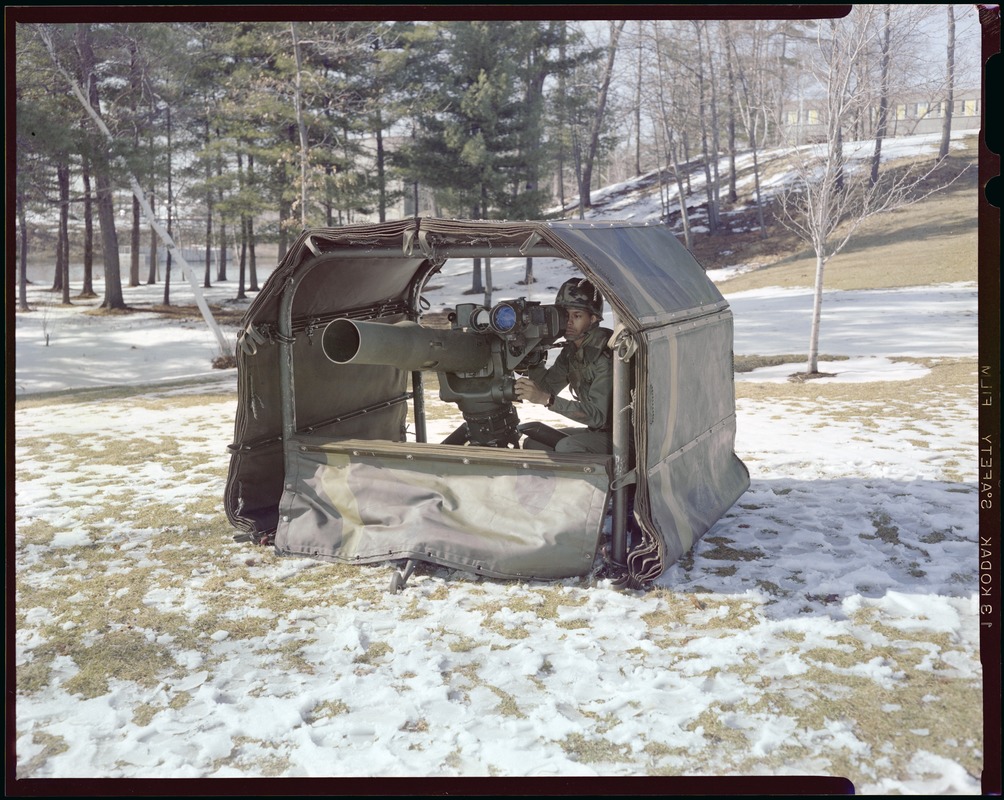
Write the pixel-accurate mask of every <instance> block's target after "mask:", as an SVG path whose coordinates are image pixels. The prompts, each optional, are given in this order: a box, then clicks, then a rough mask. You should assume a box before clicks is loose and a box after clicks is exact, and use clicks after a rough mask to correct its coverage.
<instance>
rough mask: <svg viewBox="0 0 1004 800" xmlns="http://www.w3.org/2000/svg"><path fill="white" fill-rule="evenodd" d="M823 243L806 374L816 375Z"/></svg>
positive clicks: (819, 252) (818, 253) (819, 250)
mask: <svg viewBox="0 0 1004 800" xmlns="http://www.w3.org/2000/svg"><path fill="white" fill-rule="evenodd" d="M823 247H824V245H823V244H822V243H819V244H817V246H816V282H815V285H814V287H813V292H812V327H811V329H810V331H809V360H808V364H807V365H806V368H805V372H806V374H807V375H814V374H815V373H817V372H819V322H820V319H821V318H822V314H823V270H824V268H825V267H826V258H825V256H824V255H823Z"/></svg>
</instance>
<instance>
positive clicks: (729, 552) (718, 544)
mask: <svg viewBox="0 0 1004 800" xmlns="http://www.w3.org/2000/svg"><path fill="white" fill-rule="evenodd" d="M703 542H705V543H710V544H713V545H714V546H713V547H706V546H705V547H702V548H701V553H700V556H701V558H710V559H714V560H716V561H758V560H759V559H761V558H763V556H764V554H763V552H762V551H760V550H742V549H740V548H738V547H734V546H733V542H732V540H731V539H728V538H726V537H724V536H706V537H705V538H704V539H703Z"/></svg>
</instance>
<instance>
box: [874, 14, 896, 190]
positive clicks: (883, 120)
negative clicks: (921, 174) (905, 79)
mask: <svg viewBox="0 0 1004 800" xmlns="http://www.w3.org/2000/svg"><path fill="white" fill-rule="evenodd" d="M883 17H884V22H883V25H882V77H881V78H880V79H879V106H878V123H877V125H876V128H875V153H874V154H873V155H872V173H871V182H872V183H873V184H875V183H878V178H879V164H880V163H881V161H882V140H883V139H884V138H885V136H886V132H887V127H888V124H889V42H890V38H891V36H892V6H890V5H889V4H888V3H886V5H885V9H884V14H883Z"/></svg>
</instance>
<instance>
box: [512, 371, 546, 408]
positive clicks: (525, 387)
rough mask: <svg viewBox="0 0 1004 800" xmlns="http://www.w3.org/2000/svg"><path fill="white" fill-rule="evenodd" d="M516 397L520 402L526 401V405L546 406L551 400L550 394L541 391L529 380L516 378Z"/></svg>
mask: <svg viewBox="0 0 1004 800" xmlns="http://www.w3.org/2000/svg"><path fill="white" fill-rule="evenodd" d="M516 397H517V398H519V399H520V400H524V401H526V402H527V403H537V404H538V405H546V404H547V402H548V400H550V399H551V393H550V392H547V391H545V390H544V389H541V388H540V387H539V386H538V385H537V384H536V383H534V382H533V381H532V380H530V379H529V378H517V379H516Z"/></svg>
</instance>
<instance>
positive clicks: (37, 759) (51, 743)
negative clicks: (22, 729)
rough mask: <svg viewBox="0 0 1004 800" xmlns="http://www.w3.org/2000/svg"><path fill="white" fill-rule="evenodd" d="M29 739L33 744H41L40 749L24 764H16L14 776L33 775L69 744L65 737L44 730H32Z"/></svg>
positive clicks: (28, 776) (29, 776)
mask: <svg viewBox="0 0 1004 800" xmlns="http://www.w3.org/2000/svg"><path fill="white" fill-rule="evenodd" d="M31 740H32V742H33V743H34V744H36V745H41V746H42V750H41V752H39V753H35V754H34V755H33V756H32V757H31V758H30V759H28V761H26V762H25V763H24V764H18V765H17V770H16V776H17V777H18V779H22V778H31V777H33V776H34V774H35V773H36V772H37V771H38V770H39V769H40V768H41V767H42V766H43V765H44V764H45V762H46V761H48V760H49V759H50V758H52V757H53V756H58V755H59V754H60V753H65V752H66V751H67V750H69V749H70V746H69V745H68V744H67V743H66V739H64V738H63V737H62V736H56V735H54V734H51V733H46V732H45V731H34V732H33V733H32V734H31Z"/></svg>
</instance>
